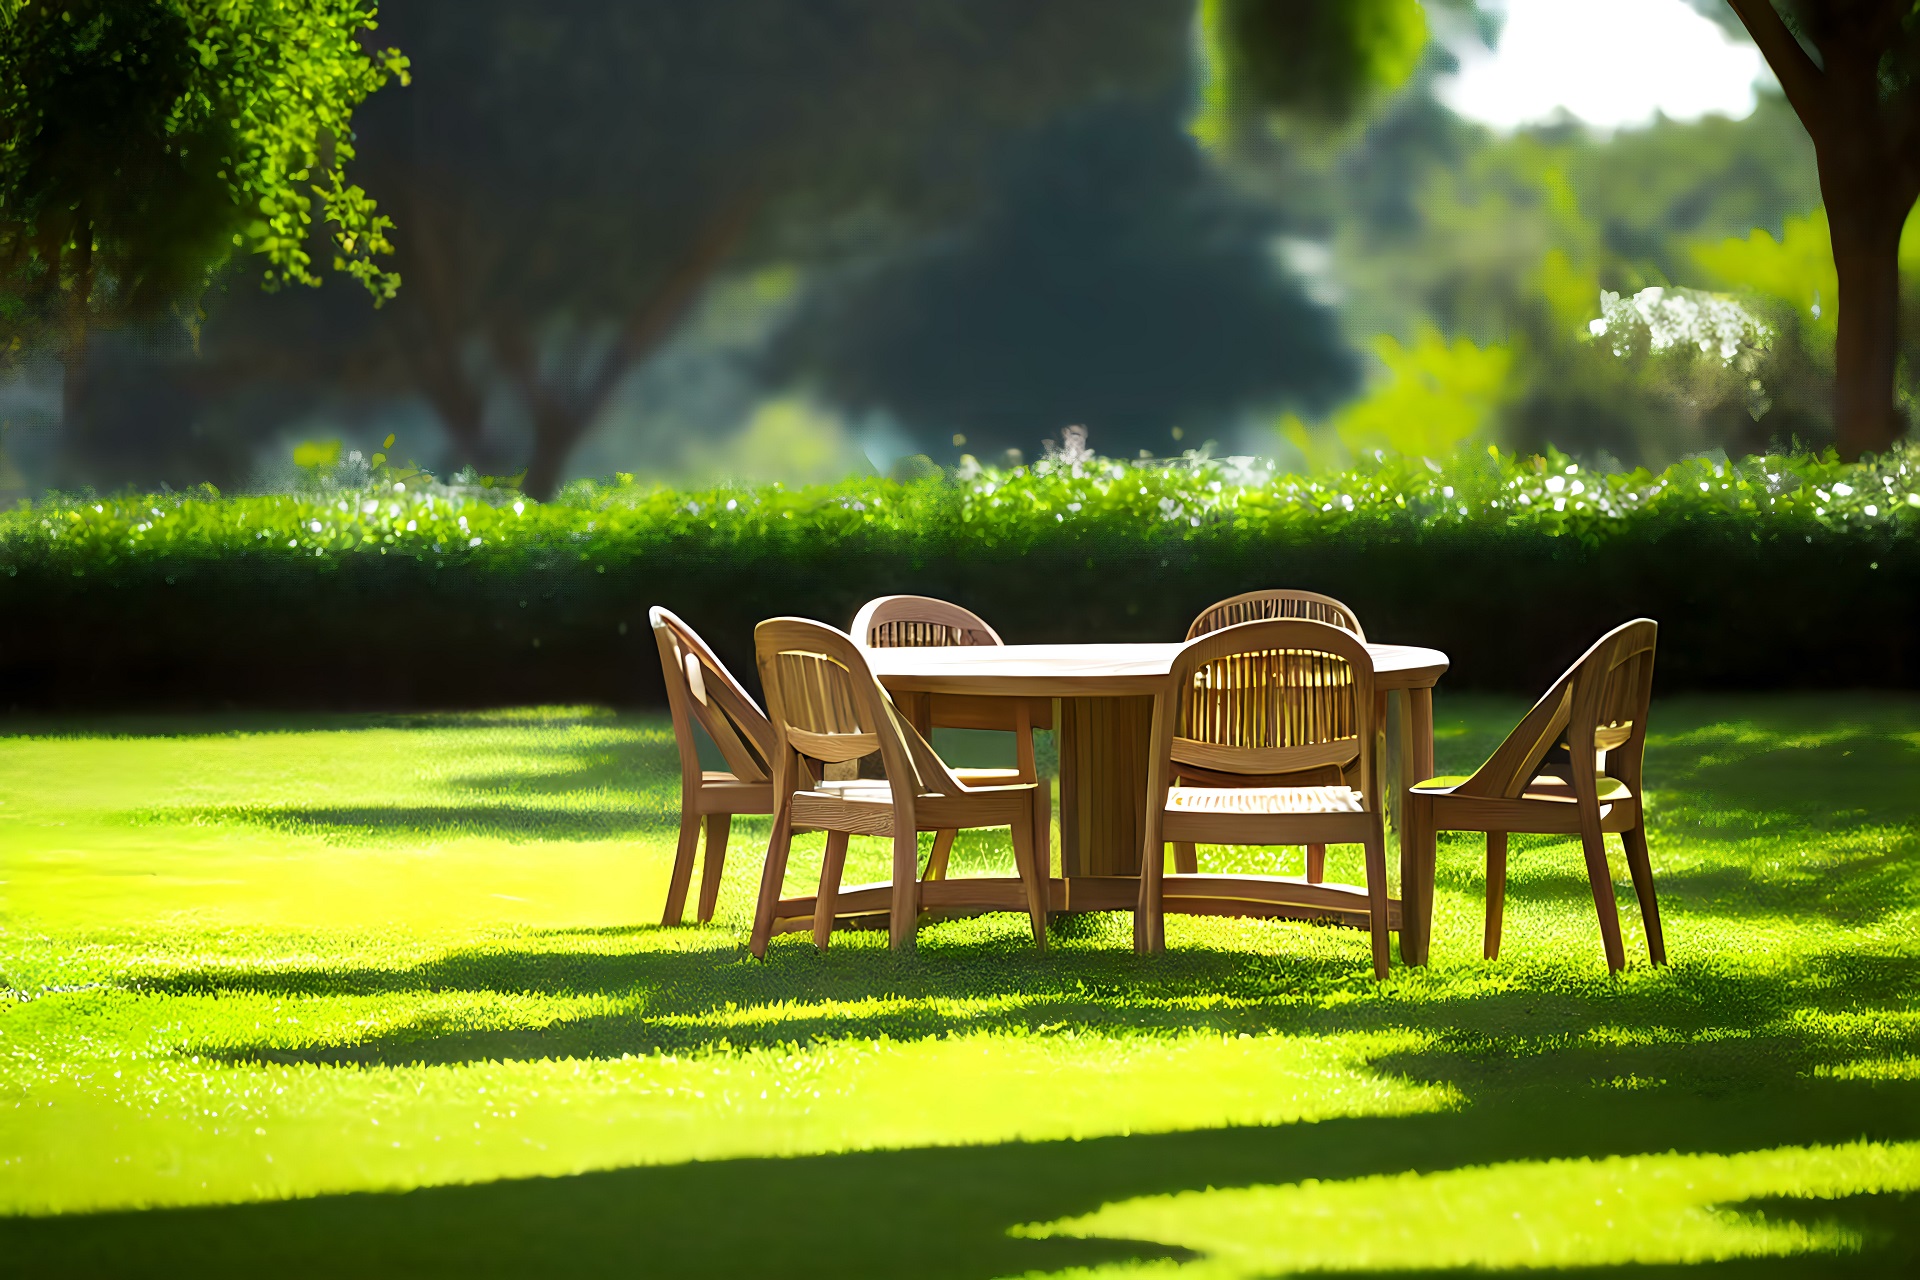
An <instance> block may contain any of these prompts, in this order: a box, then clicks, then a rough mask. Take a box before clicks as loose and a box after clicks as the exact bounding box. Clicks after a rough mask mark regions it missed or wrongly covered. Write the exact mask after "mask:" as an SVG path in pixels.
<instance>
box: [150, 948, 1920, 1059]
mask: <svg viewBox="0 0 1920 1280" xmlns="http://www.w3.org/2000/svg"><path fill="white" fill-rule="evenodd" d="M601 937H602V939H605V937H606V935H601ZM879 945H880V944H879V942H878V940H875V942H873V943H872V944H870V945H867V946H858V945H841V946H837V947H835V948H834V949H833V950H832V951H830V952H829V953H827V954H826V955H825V956H822V955H819V954H818V953H816V952H814V951H813V949H812V948H811V946H802V945H798V944H787V945H780V946H776V947H775V948H774V949H773V950H772V951H771V952H770V954H769V958H768V960H767V961H766V962H764V963H760V962H754V961H751V960H748V959H745V958H744V956H743V954H742V953H739V952H733V953H731V955H732V956H733V957H737V958H732V959H730V958H729V956H728V953H718V954H716V953H715V952H712V951H687V952H662V951H624V952H614V953H608V952H607V951H605V950H599V949H594V950H577V951H576V950H567V949H563V948H561V947H549V948H547V949H543V950H541V949H536V950H514V949H510V948H507V947H501V948H485V949H475V950H468V951H458V952H452V953H449V954H447V955H444V956H441V957H439V958H436V959H434V960H432V961H429V962H428V963H426V964H422V965H418V966H415V967H411V968H404V969H385V968H378V967H355V968H306V969H298V970H289V969H281V968H276V969H271V970H238V971H235V970H231V969H221V970H202V971H198V972H187V973H180V974H175V975H172V976H169V977H166V978H158V979H149V980H145V981H142V982H140V983H138V984H136V989H138V990H141V991H144V992H149V993H153V994H163V995H189V994H196V995H214V996H229V995H249V996H265V997H271V998H273V999H285V998H296V999H297V998H303V997H304V998H327V997H343V996H344V997H369V996H374V997H377V996H384V995H397V994H405V993H466V994H474V993H494V994H502V995H516V994H522V993H526V994H535V995H543V996H562V997H611V998H613V999H616V1000H618V1001H620V1002H622V1003H623V1004H625V1005H626V1006H627V1008H626V1009H624V1010H621V1011H618V1012H611V1013H609V1012H603V1011H596V1012H595V1013H593V1014H590V1015H586V1016H581V1017H574V1018H565V1017H562V1018H559V1019H556V1020H554V1021H552V1022H548V1023H545V1024H543V1025H522V1026H518V1027H510V1028H501V1029H488V1030H472V1029H470V1028H468V1027H463V1026H459V1025H457V1024H456V1023H454V1022H452V1021H449V1020H448V1019H446V1018H443V1017H442V1016H440V1015H431V1016H425V1017H422V1018H420V1019H418V1020H416V1021H414V1022H413V1023H411V1024H409V1025H406V1026H404V1027H401V1028H399V1029H397V1030H393V1031H390V1032H388V1033H386V1034H383V1035H380V1036H378V1037H372V1038H367V1039H362V1040H352V1041H331V1042H321V1043H315V1042H313V1041H307V1042H304V1043H294V1044H288V1043H286V1042H285V1041H279V1042H275V1041H273V1040H271V1039H263V1040H259V1041H256V1042H254V1043H252V1044H243V1045H240V1046H234V1045H233V1044H232V1043H231V1042H230V1041H227V1042H223V1043H222V1044H219V1045H198V1044H192V1043H188V1044H184V1045H182V1046H181V1048H180V1050H179V1052H181V1053H183V1054H200V1055H202V1056H208V1057H213V1058H215V1059H217V1060H226V1061H232V1062H280V1063H294V1062H299V1063H313V1064H319V1065H329V1066H378V1065H405V1064H414V1063H426V1064H436V1065H439V1064H456V1063H464V1062H482V1061H503V1060H540V1059H547V1058H618V1057H621V1056H622V1055H625V1054H645V1053H653V1052H662V1051H669V1052H674V1053H698V1052H702V1051H707V1050H719V1049H735V1050H738V1049H744V1048H753V1047H763V1048H764V1047H774V1046H779V1045H786V1044H795V1043H799V1044H804V1043H807V1042H809V1041H814V1040H822V1041H826V1040H838V1039H874V1038H877V1037H880V1036H886V1037H888V1038H890V1039H893V1040H895V1041H912V1040H920V1039H926V1038H934V1037H940V1036H945V1035H951V1034H965V1033H976V1032H1002V1033H1017V1034H1051V1033H1055V1032H1069V1031H1070V1032H1088V1033H1093V1034H1101V1035H1107V1034H1127V1033H1141V1032H1147V1033H1161V1034H1177V1033H1183V1032H1204V1033H1209V1034H1215V1035H1229V1036H1231V1035H1238V1034H1247V1035H1261V1034H1273V1033H1278V1034H1286V1035H1333V1034H1344V1033H1352V1032H1409V1031H1410V1032H1414V1033H1417V1034H1418V1035H1420V1036H1421V1037H1422V1038H1423V1041H1424V1043H1425V1044H1426V1045H1427V1048H1426V1049H1424V1050H1422V1051H1420V1052H1417V1053H1414V1054H1412V1055H1411V1056H1406V1057H1404V1058H1402V1057H1399V1056H1396V1057H1391V1058H1388V1059H1384V1060H1381V1061H1379V1062H1376V1063H1375V1064H1373V1065H1374V1066H1375V1067H1376V1069H1379V1070H1383V1071H1387V1072H1388V1073H1390V1074H1395V1075H1404V1076H1407V1077H1410V1078H1414V1079H1419V1080H1424V1081H1430V1082H1435V1083H1446V1084H1449V1085H1452V1086H1454V1087H1456V1088H1458V1089H1460V1090H1461V1091H1462V1092H1463V1093H1465V1094H1466V1095H1468V1096H1474V1095H1476V1094H1478V1093H1480V1092H1482V1091H1483V1090H1485V1089H1490V1088H1507V1087H1525V1086H1530V1085H1533V1084H1543V1083H1553V1082H1565V1081H1569V1080H1571V1081H1576V1082H1578V1081H1589V1080H1592V1081H1610V1080H1633V1081H1669V1082H1673V1083H1675V1084H1679V1083H1688V1084H1690V1085H1693V1086H1697V1087H1699V1088H1703V1089H1707V1090H1709V1091H1711V1090H1717V1089H1721V1088H1725V1087H1731V1086H1732V1085H1735V1084H1738V1083H1739V1082H1741V1081H1745V1082H1748V1083H1749V1084H1753V1083H1760V1082H1767V1083H1783V1082H1785V1081H1788V1080H1791V1079H1793V1078H1795V1077H1798V1076H1804V1075H1806V1074H1809V1073H1812V1072H1815V1071H1818V1070H1821V1069H1829V1068H1833V1067H1836V1066H1841V1065H1844V1064H1847V1063H1850V1062H1854V1061H1856V1060H1858V1059H1860V1058H1861V1057H1862V1056H1865V1055H1869V1054H1872V1055H1878V1056H1882V1057H1886V1056H1901V1055H1909V1054H1920V1028H1915V1027H1914V1026H1913V1025H1912V1024H1911V1023H1910V1022H1909V1021H1907V1020H1903V1019H1900V1018H1893V1019H1888V1020H1886V1021H1885V1022H1884V1024H1882V1026H1883V1030H1882V1031H1880V1032H1877V1033H1875V1034H1877V1035H1879V1036H1880V1039H1878V1040H1874V1041H1872V1042H1871V1043H1868V1042H1865V1041H1863V1040H1861V1039H1860V1037H1859V1034H1858V1033H1852V1034H1849V1035H1847V1036H1838V1035H1829V1034H1828V1033H1825V1032H1822V1031H1821V1030H1820V1029H1819V1028H1820V1027H1821V1026H1823V1025H1824V1024H1823V1023H1821V1022H1820V1020H1818V1019H1817V1018H1815V1019H1812V1020H1808V1019H1807V1017H1806V1015H1809V1014H1816V1013H1819V1012H1823V1011H1831V1012H1845V1013H1848V1014H1859V1013H1861V1012H1863V1011H1866V1010H1870V1009H1874V1008H1883V1009H1887V1010H1890V1011H1895V1012H1899V1011H1904V1010H1907V1009H1910V1008H1912V1007H1913V1006H1914V1005H1915V1003H1916V1002H1920V966H1916V965H1914V964H1913V963H1912V962H1911V961H1910V960H1909V959H1907V958H1906V957H1901V956H1884V955H1869V954H1860V953H1857V952H1851V951H1844V952H1833V953H1830V954H1816V955H1809V956H1808V957H1807V959H1806V964H1805V967H1804V969H1802V970H1796V971H1794V972H1791V973H1787V972H1754V971H1750V970H1735V969H1730V968H1726V967H1722V966H1718V965H1712V964H1698V963H1682V964H1678V965H1674V966H1671V967H1670V968H1668V969H1666V970H1664V971H1662V972H1661V973H1660V974H1658V975H1647V976H1645V977H1644V978H1643V979H1642V980H1640V981H1636V982H1618V981H1614V980H1610V979H1608V978H1606V977H1605V976H1604V975H1603V973H1602V971H1601V970H1600V967H1599V965H1598V963H1597V962H1596V964H1595V966H1594V969H1595V971H1594V972H1593V973H1592V974H1591V975H1587V976H1582V975H1579V974H1576V973H1572V972H1569V971H1567V970H1565V969H1560V970H1556V972H1555V975H1554V976H1553V978H1552V980H1551V981H1544V980H1541V975H1538V974H1530V972H1529V971H1526V970H1519V971H1515V970H1512V969H1508V970H1506V973H1507V975H1508V978H1509V981H1507V982H1503V983H1501V984H1500V985H1499V986H1498V987H1496V988H1494V989H1488V987H1487V986H1486V985H1485V984H1481V983H1471V984H1461V985H1456V984H1455V983H1454V982H1452V981H1451V980H1450V978H1449V976H1448V975H1447V974H1446V973H1438V974H1409V975H1405V976H1403V977H1402V978H1401V979H1399V980H1398V981H1397V982H1396V984H1395V985H1394V986H1393V987H1390V988H1387V989H1384V990H1378V991H1376V990H1375V989H1374V988H1373V984H1372V979H1371V975H1370V974H1368V973H1367V972H1365V971H1364V969H1363V968H1362V967H1361V966H1360V965H1359V964H1357V963H1354V962H1351V961H1349V960H1347V959H1345V958H1343V957H1339V956H1329V957H1310V958H1309V957H1284V958H1278V957H1267V956H1259V955H1254V954H1250V953H1247V952H1241V951H1235V950H1233V949H1231V948H1227V947H1205V948H1192V949H1189V950H1185V951H1182V952H1178V953H1173V954H1169V955H1166V956H1160V957H1151V958H1144V959H1143V958H1137V957H1134V956H1133V955H1131V954H1128V953H1118V952H1108V951H1104V950H1074V949H1070V948H1066V947H1061V948H1056V949H1055V950H1054V951H1052V952H1049V953H1048V954H1047V955H1045V956H1040V955H1035V954H1033V953H1032V952H1031V951H1028V950H1026V949H1024V947H1023V946H1022V944H1021V943H1020V941H1019V940H1018V938H1017V937H1014V936H1012V935H1011V933H1010V935H1009V937H1008V938H1006V939H1004V940H1000V941H990V942H980V943H967V944H962V945H952V944H948V945H944V946H933V945H929V946H927V947H925V948H923V953H922V954H918V955H910V956H898V955H894V954H892V953H889V952H886V951H884V950H880V949H879ZM1143 990H1150V991H1152V992H1153V995H1154V998H1153V999H1151V1000H1142V999H1141V992H1142V991H1143ZM602 1008H604V1006H602ZM763 1011H764V1012H763ZM1788 1028H1792V1030H1787V1029H1788ZM1621 1029H1624V1030H1621ZM1729 1032H1733V1033H1734V1034H1729Z"/></svg>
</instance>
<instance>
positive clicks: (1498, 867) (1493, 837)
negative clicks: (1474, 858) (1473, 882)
mask: <svg viewBox="0 0 1920 1280" xmlns="http://www.w3.org/2000/svg"><path fill="white" fill-rule="evenodd" d="M1506 914H1507V833H1506V832H1504V831H1489V832H1487V933H1486V938H1485V939H1484V940H1483V941H1482V942H1481V944H1480V954H1481V955H1482V956H1484V957H1486V958H1487V959H1488V960H1498V959H1499V958H1500V928H1501V925H1502V924H1503V923H1504V922H1505V920H1506Z"/></svg>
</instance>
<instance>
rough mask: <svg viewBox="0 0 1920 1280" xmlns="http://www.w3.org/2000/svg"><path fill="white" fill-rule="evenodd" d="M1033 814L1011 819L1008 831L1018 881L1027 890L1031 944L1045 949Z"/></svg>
mask: <svg viewBox="0 0 1920 1280" xmlns="http://www.w3.org/2000/svg"><path fill="white" fill-rule="evenodd" d="M1033 827H1034V822H1033V815H1032V814H1030V813H1027V814H1022V815H1021V816H1020V817H1018V818H1016V819H1014V821H1013V823H1012V829H1011V832H1010V834H1011V835H1012V836H1013V861H1014V865H1015V866H1017V867H1018V868H1019V869H1020V883H1021V884H1022V886H1024V887H1025V889H1026V891H1027V919H1028V920H1029V921H1030V922H1031V923H1032V925H1033V945H1034V947H1035V949H1036V950H1040V951H1045V950H1046V949H1047V882H1046V880H1045V879H1044V878H1043V877H1042V876H1041V874H1040V864H1039V860H1038V858H1037V857H1036V856H1035V854H1034V847H1033Z"/></svg>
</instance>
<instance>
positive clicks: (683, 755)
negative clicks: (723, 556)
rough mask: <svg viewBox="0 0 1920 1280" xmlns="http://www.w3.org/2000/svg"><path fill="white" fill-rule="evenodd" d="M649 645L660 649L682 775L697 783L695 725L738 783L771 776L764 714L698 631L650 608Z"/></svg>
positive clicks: (770, 728)
mask: <svg viewBox="0 0 1920 1280" xmlns="http://www.w3.org/2000/svg"><path fill="white" fill-rule="evenodd" d="M647 620H648V621H649V622H651V623H652V624H653V638H654V642H655V643H656V644H658V645H659V646H660V670H661V674H662V675H664V676H665V677H666V681H667V706H668V708H669V710H671V711H672V713H673V736H674V739H675V741H676V743H677V744H678V745H679V748H680V763H681V769H682V771H683V772H687V771H690V776H691V777H693V778H696V779H697V778H698V776H699V773H700V756H699V751H698V748H697V747H696V746H695V745H694V741H693V724H694V722H698V723H699V725H700V727H701V728H702V729H705V730H706V731H707V736H708V737H710V738H712V739H713V743H714V745H715V746H717V747H719V748H720V755H721V756H722V757H723V758H724V759H725V760H726V762H727V768H728V769H730V770H732V771H733V775H734V776H735V777H736V778H739V779H740V780H742V781H743V782H766V781H768V780H769V778H770V777H771V767H772V762H773V751H774V736H773V725H772V724H771V723H770V722H769V721H768V719H767V714H766V712H764V711H762V710H761V709H760V704H759V703H757V702H755V701H754V700H753V695H752V694H750V693H748V692H747V691H746V690H745V689H744V688H742V687H741V686H740V682H739V681H738V680H735V679H734V678H733V673H732V672H730V671H728V670H727V669H726V667H725V666H723V665H722V664H721V662H720V659H719V658H717V657H715V656H714V654H713V650H712V649H709V648H708V647H707V642H706V641H704V640H702V639H701V638H700V636H699V634H698V633H697V632H695V631H694V629H693V628H692V627H690V626H688V625H687V624H686V623H684V622H682V621H681V620H680V619H679V618H677V617H675V616H674V615H673V614H672V613H671V612H669V611H668V610H666V609H663V608H661V607H660V606H659V605H655V606H654V607H653V608H651V609H649V610H648V611H647Z"/></svg>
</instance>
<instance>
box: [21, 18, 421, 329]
mask: <svg viewBox="0 0 1920 1280" xmlns="http://www.w3.org/2000/svg"><path fill="white" fill-rule="evenodd" d="M374 26H375V10H374V4H373V0H0V86H3V87H0V343H4V344H5V346H6V348H7V350H8V351H9V352H15V351H18V350H20V349H21V348H22V347H23V346H25V345H26V344H28V343H29V342H34V341H41V340H48V341H51V342H52V343H53V344H54V345H56V346H59V347H62V348H65V349H67V350H68V351H72V350H73V349H75V348H77V347H78V346H79V344H80V342H81V340H82V339H83V338H84V335H85V331H86V328H87V327H88V326H89V325H90V324H97V323H102V322H104V323H116V322H120V321H125V320H144V319H150V318H152V317H154V316H156V315H158V314H161V313H164V312H165V311H167V310H168V309H170V308H182V307H184V308H189V309H190V308H191V307H193V305H194V304H195V303H196V302H197V301H198V299H199V297H200V296H201V294H203V293H204V292H205V290H206V288H207V286H208V285H209V283H211V281H212V280H213V278H214V276H215V275H216V274H217V273H218V272H219V271H220V270H221V269H222V268H223V267H224V266H225V265H226V264H227V263H228V262H229V261H230V260H231V259H232V257H233V256H234V253H235V251H236V250H239V251H241V252H243V253H249V254H252V255H255V256H256V257H257V258H259V259H261V260H263V267H264V277H265V283H266V284H267V285H268V286H269V287H277V286H279V285H283V284H289V283H298V284H308V285H312V284H318V283H319V276H318V274H317V272H316V271H315V269H314V264H313V259H312V253H311V243H312V242H311V237H310V235H309V231H310V228H311V227H312V225H313V209H314V205H315V203H316V202H317V203H318V205H319V207H320V212H321V217H322V220H323V221H324V222H325V223H327V224H330V228H331V230H330V235H329V237H328V238H329V240H330V242H331V244H330V248H331V257H332V265H333V267H334V269H335V270H338V271H341V272H344V273H346V274H347V275H350V276H352V277H354V278H355V279H357V280H359V281H360V282H361V283H362V284H363V285H365V287H366V288H367V289H368V291H370V292H371V293H372V294H373V296H374V297H375V299H376V300H382V299H386V298H390V297H392V296H393V293H394V290H395V288H396V287H397V286H398V284H399V277H398V276H396V275H395V274H393V272H392V271H391V270H389V269H388V268H387V266H386V265H385V264H384V262H383V259H384V258H385V256H386V255H388V254H390V253H391V251H392V245H391V244H390V243H389V242H388V239H387V232H388V230H389V229H390V227H391V223H390V221H389V220H388V219H387V218H386V217H385V216H384V215H382V214H381V213H380V212H379V211H378V210H377V209H376V207H375V205H374V202H373V201H372V200H371V199H370V198H369V197H368V196H367V194H366V192H365V191H364V190H362V189H361V188H360V187H358V186H355V185H353V184H352V183H351V182H349V181H348V179H347V166H348V165H349V164H350V163H351V162H352V160H353V158H354V148H353V130H352V117H353V111H354V108H355V107H357V106H359V105H360V103H361V102H362V101H364V100H365V99H366V97H367V96H368V95H369V94H371V93H373V92H374V91H375V90H376V89H378V88H380V87H381V86H382V85H383V84H385V83H386V82H387V81H388V80H389V79H390V78H394V77H398V78H399V79H400V80H401V81H402V82H403V83H404V82H405V80H406V78H407V62H406V59H405V58H404V57H402V56H401V54H400V53H399V52H398V51H397V50H394V49H386V50H382V51H378V52H373V51H370V50H368V49H367V48H366V47H365V46H364V45H363V44H362V37H363V36H364V34H365V33H367V32H370V31H371V30H373V28H374Z"/></svg>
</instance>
